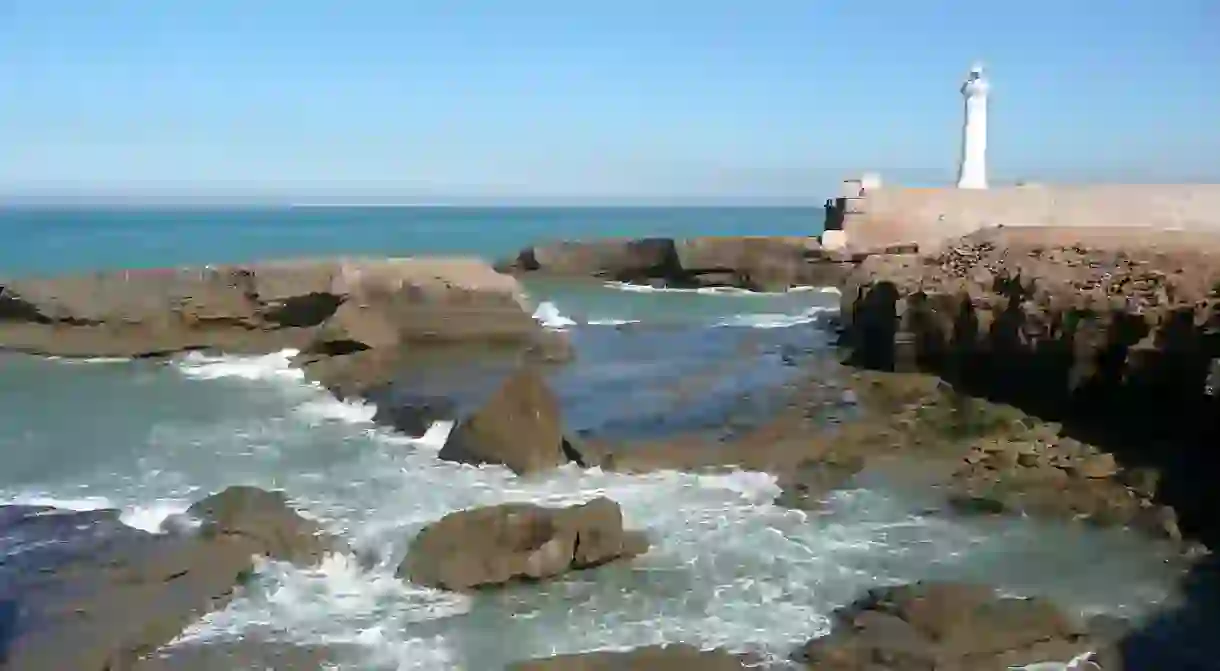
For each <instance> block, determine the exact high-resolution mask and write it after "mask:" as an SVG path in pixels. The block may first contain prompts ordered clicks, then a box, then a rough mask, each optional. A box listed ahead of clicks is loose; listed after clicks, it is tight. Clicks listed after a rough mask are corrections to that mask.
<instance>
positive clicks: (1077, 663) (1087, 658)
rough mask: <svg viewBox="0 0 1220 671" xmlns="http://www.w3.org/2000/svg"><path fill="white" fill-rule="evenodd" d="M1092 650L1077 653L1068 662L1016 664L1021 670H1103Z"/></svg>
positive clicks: (1015, 667)
mask: <svg viewBox="0 0 1220 671" xmlns="http://www.w3.org/2000/svg"><path fill="white" fill-rule="evenodd" d="M1093 654H1094V653H1092V652H1085V653H1081V654H1079V655H1076V656H1075V657H1073V658H1072V659H1071V660H1069V661H1067V662H1038V663H1036V664H1028V665H1026V666H1014V667H1010V668H1012V669H1019V670H1020V671H1101V667H1100V666H1098V665H1097V663H1096V662H1094V661H1093Z"/></svg>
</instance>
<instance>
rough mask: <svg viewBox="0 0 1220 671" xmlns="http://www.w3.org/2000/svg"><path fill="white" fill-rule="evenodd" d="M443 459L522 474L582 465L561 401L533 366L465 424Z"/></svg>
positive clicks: (508, 382)
mask: <svg viewBox="0 0 1220 671" xmlns="http://www.w3.org/2000/svg"><path fill="white" fill-rule="evenodd" d="M439 456H440V458H441V459H445V460H448V461H458V462H464V463H472V464H485V463H492V464H503V465H505V466H507V467H508V468H510V469H512V471H513V472H515V473H519V474H520V473H533V472H537V471H543V470H546V469H549V468H554V467H556V466H562V465H563V464H566V463H568V462H569V461H576V462H577V463H582V462H583V459H582V457H581V456H580V454H579V453H578V452H577V451H576V449H575V447H574V446H573V444H572V443H571V442H570V441H569V440H568V439H567V438H565V437H564V434H563V424H562V419H561V417H560V412H559V400H558V399H557V398H556V397H555V394H554V393H553V392H552V391H551V389H550V387H549V386H548V385H547V382H546V380H545V379H544V378H543V376H542V373H541V371H539V370H538V369H537V368H536V367H533V366H527V367H524V368H522V369H520V370H518V371H517V372H515V373H513V374H512V375H510V376H509V377H508V378H507V379H506V380H505V381H504V383H503V384H502V385H501V386H500V388H499V390H498V391H496V392H495V393H494V394H493V395H492V396H491V398H490V399H488V400H487V402H486V403H485V404H484V405H483V406H482V407H481V408H479V409H478V410H476V411H475V412H474V413H472V414H471V415H470V416H469V417H466V418H465V419H462V420H461V421H460V422H459V423H458V424H457V426H456V427H455V428H454V429H453V432H452V433H451V434H450V435H449V439H448V440H447V441H446V442H445V446H444V447H443V448H441V451H440V455H439Z"/></svg>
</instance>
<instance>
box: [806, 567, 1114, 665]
mask: <svg viewBox="0 0 1220 671" xmlns="http://www.w3.org/2000/svg"><path fill="white" fill-rule="evenodd" d="M835 620H836V623H835V625H834V629H833V631H832V632H831V634H830V635H829V636H826V637H823V638H820V639H814V640H812V641H810V642H809V643H807V644H805V645H804V646H803V647H802V648H801V649H800V650H799V651H798V652H797V653H796V655H795V657H796V658H797V659H798V660H800V661H803V662H805V663H806V664H808V665H809V666H810V668H815V669H819V670H828V671H865V670H869V671H871V670H872V669H880V668H885V669H892V670H895V671H916V670H919V671H936V670H937V669H963V670H964V669H980V670H981V669H1004V668H1007V667H1006V666H1005V664H1027V663H1031V662H1035V661H1047V658H1046V657H1044V655H1046V654H1053V655H1055V656H1056V657H1057V658H1060V659H1067V658H1071V657H1072V656H1074V655H1076V654H1079V653H1081V652H1084V651H1086V650H1088V649H1089V646H1090V645H1091V642H1090V641H1088V640H1087V639H1086V638H1085V636H1084V630H1083V627H1082V626H1080V625H1079V624H1078V623H1075V622H1073V621H1071V620H1070V619H1069V618H1067V617H1065V616H1064V615H1063V614H1062V613H1060V612H1059V611H1058V610H1057V609H1055V608H1054V607H1053V606H1051V605H1050V604H1048V603H1047V602H1045V601H1042V600H1039V599H1012V598H996V597H995V595H994V593H993V592H992V591H991V590H990V589H987V588H985V587H981V586H974V585H959V584H952V583H916V584H913V585H902V586H897V587H887V588H879V589H875V590H872V591H871V592H870V593H869V594H868V595H866V596H865V597H863V598H861V599H860V600H858V601H856V602H855V603H853V604H851V605H850V606H847V607H845V608H841V609H839V610H838V611H836V613H835ZM1061 655H1062V657H1059V656H1061Z"/></svg>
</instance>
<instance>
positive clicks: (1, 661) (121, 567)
mask: <svg viewBox="0 0 1220 671" xmlns="http://www.w3.org/2000/svg"><path fill="white" fill-rule="evenodd" d="M187 517H188V518H189V520H188V519H185V518H179V519H178V520H177V522H176V523H174V522H171V523H170V525H169V527H170V528H171V531H170V532H168V533H164V534H150V533H147V532H144V531H140V530H138V529H133V528H131V527H128V526H126V525H124V524H122V523H121V522H120V521H119V517H118V512H117V511H114V510H99V511H90V512H72V511H63V510H55V509H51V508H37V507H20V506H18V507H11V506H10V507H2V508H0V533H2V535H3V537H4V538H5V542H6V546H7V547H6V555H5V560H4V562H3V564H0V589H2V592H0V629H3V631H0V634H2V637H0V642H3V643H4V649H3V652H4V654H3V655H2V656H0V668H7V669H21V670H22V671H38V670H40V669H45V670H46V671H61V670H62V669H73V670H79V671H91V670H93V671H107V670H113V669H126V668H131V665H132V664H133V663H134V662H135V660H137V659H138V658H140V657H142V656H144V655H146V654H149V653H151V652H153V651H154V650H156V649H157V648H159V647H160V646H162V645H164V644H166V643H168V642H169V641H170V640H171V639H173V638H175V637H176V636H177V635H178V634H179V633H181V631H182V630H183V628H185V627H186V626H187V625H189V624H190V623H191V622H193V621H194V620H195V619H196V618H198V617H199V616H201V615H203V614H205V613H206V612H208V611H210V610H214V609H217V608H220V607H222V606H223V605H224V604H225V603H227V602H228V601H229V600H230V599H232V598H233V596H234V595H235V594H236V592H237V590H238V589H239V588H240V587H241V585H242V584H243V583H244V582H245V581H247V580H248V579H249V578H250V577H251V576H252V575H253V571H254V563H253V557H255V556H263V557H269V558H274V559H282V560H288V561H294V562H298V563H301V564H313V563H316V562H317V561H318V560H320V559H321V556H322V553H323V552H325V551H326V550H327V549H328V548H338V547H341V545H342V544H341V543H339V542H338V541H336V540H334V539H331V538H328V537H326V536H325V535H323V534H321V533H320V531H319V530H318V529H317V527H316V525H314V524H313V523H312V522H310V521H308V520H305V519H303V518H301V517H300V516H299V515H297V514H296V513H295V512H294V511H292V510H291V508H289V507H288V505H287V503H286V501H285V499H284V498H283V496H282V495H281V494H277V493H271V492H264V491H262V490H258V489H254V488H249V487H239V488H230V489H228V490H225V491H224V492H221V493H219V494H216V495H214V496H211V497H208V498H207V499H204V500H203V501H200V502H199V503H197V504H196V505H195V506H192V509H191V512H190V513H188V516H187ZM48 540H53V541H54V542H47V541H48Z"/></svg>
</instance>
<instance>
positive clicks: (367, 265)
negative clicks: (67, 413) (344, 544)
mask: <svg viewBox="0 0 1220 671" xmlns="http://www.w3.org/2000/svg"><path fill="white" fill-rule="evenodd" d="M556 340H562V336H561V335H557V334H550V333H545V332H544V331H543V330H542V329H541V327H540V326H539V324H538V323H537V322H536V320H534V319H533V318H532V317H531V310H530V307H529V306H528V304H527V301H526V298H525V296H524V294H523V292H522V290H521V286H520V284H519V283H518V282H517V280H516V279H514V278H513V277H511V276H509V275H504V274H501V273H497V272H496V271H495V270H494V269H493V268H491V266H489V265H487V264H486V263H484V262H482V261H479V260H478V259H467V258H401V259H366V258H351V259H334V260H301V261H278V262H266V263H257V264H249V265H234V266H206V267H201V268H161V269H146V270H127V271H115V272H107V273H98V274H93V275H80V276H68V277H52V278H45V279H17V280H8V281H0V349H11V350H19V351H24V352H30V353H35V354H48V355H59V356H74V357H102V356H124V357H126V356H130V357H140V356H151V355H166V354H173V353H176V352H182V351H186V350H192V349H215V350H221V351H229V352H234V353H264V352H272V351H277V350H281V349H285V348H292V349H297V350H301V351H302V355H301V359H300V360H299V362H298V363H300V364H301V365H305V366H310V365H312V364H318V363H319V362H322V361H326V363H325V364H324V365H319V366H317V369H318V371H319V374H318V375H317V376H315V379H318V380H319V381H321V382H323V383H324V384H328V385H329V384H330V382H331V379H332V378H333V379H335V380H337V382H336V384H347V385H348V386H349V387H351V388H358V387H359V386H360V384H359V380H360V379H363V378H364V377H367V376H368V375H370V374H371V371H369V370H366V369H365V368H363V367H361V366H360V365H359V364H360V363H361V361H363V359H351V360H348V359H345V358H343V357H346V356H348V355H352V354H357V353H361V352H365V351H368V350H377V351H379V352H382V353H383V354H380V355H379V356H378V358H379V359H380V360H382V361H385V360H388V359H390V358H395V357H397V356H398V355H399V354H400V353H401V351H402V350H404V349H411V350H412V351H415V350H419V349H421V348H425V349H426V348H431V347H434V346H436V345H438V344H444V345H454V344H466V343H481V344H495V345H497V346H502V347H512V348H516V349H517V350H520V351H521V352H522V353H523V355H524V354H527V353H530V352H534V351H538V352H543V353H544V354H545V357H544V358H547V359H549V360H556V359H562V358H563V350H564V348H563V347H562V346H560V345H559V344H557V343H556V342H555V341H556ZM387 352H388V354H386V353H387ZM366 358H367V357H366ZM349 361H350V362H351V363H352V370H350V371H349V370H346V368H347V364H348V363H349ZM370 383H371V382H370Z"/></svg>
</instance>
